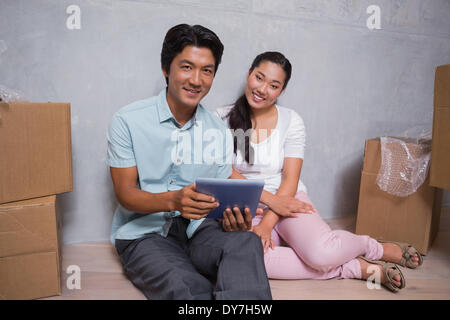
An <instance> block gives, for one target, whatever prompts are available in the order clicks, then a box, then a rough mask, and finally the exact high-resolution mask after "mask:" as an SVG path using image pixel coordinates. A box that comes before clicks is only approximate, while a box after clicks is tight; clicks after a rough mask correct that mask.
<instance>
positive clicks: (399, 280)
mask: <svg viewBox="0 0 450 320" xmlns="http://www.w3.org/2000/svg"><path fill="white" fill-rule="evenodd" d="M358 261H359V263H360V265H361V278H362V279H363V280H367V279H368V278H369V277H370V276H372V275H373V271H372V272H370V273H369V272H367V269H368V268H369V267H370V266H374V267H376V268H378V269H379V270H380V281H381V284H383V285H386V284H387V283H388V282H389V279H386V278H385V276H384V274H383V267H382V266H380V265H378V264H371V263H369V262H367V261H365V260H363V259H361V258H358ZM391 270H393V269H392V268H391ZM392 282H393V285H394V286H396V287H397V288H400V287H401V285H402V278H401V277H400V275H399V274H396V275H395V276H394V278H393V279H392Z"/></svg>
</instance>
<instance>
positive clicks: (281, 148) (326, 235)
mask: <svg viewBox="0 0 450 320" xmlns="http://www.w3.org/2000/svg"><path fill="white" fill-rule="evenodd" d="M290 77H291V64H290V62H289V60H288V59H286V58H285V57H284V56H283V55H282V54H281V53H279V52H265V53H262V54H260V55H258V56H257V57H256V58H255V60H254V61H253V63H252V66H251V68H250V70H249V72H248V76H247V83H246V86H245V92H244V94H243V95H242V96H241V97H240V98H239V99H237V101H236V103H235V104H234V105H232V106H227V107H222V108H219V109H218V110H217V111H216V112H217V114H218V116H219V117H221V118H222V119H223V120H224V121H226V122H227V124H228V126H229V128H230V129H233V130H235V131H234V132H236V130H239V129H242V130H243V131H244V132H250V134H249V135H247V137H248V139H247V140H249V141H247V143H242V141H238V140H239V139H236V138H235V141H234V152H235V157H234V164H233V176H232V177H234V178H248V179H264V180H265V187H264V189H265V193H264V194H263V197H262V198H261V202H264V203H265V204H267V205H268V207H266V209H265V211H264V214H263V215H257V216H256V217H255V218H254V219H253V221H252V225H253V228H252V231H253V232H254V233H256V234H257V235H259V236H260V238H261V240H262V243H263V246H264V250H265V258H264V259H265V264H266V271H267V274H268V276H269V278H272V279H330V278H334V277H339V278H356V279H368V277H370V276H371V275H372V273H373V272H374V270H377V269H376V268H378V270H379V271H380V276H381V277H380V278H381V283H382V284H383V285H385V286H386V287H387V288H389V289H390V290H391V291H393V292H396V291H398V290H399V289H401V288H403V287H404V286H405V279H404V277H403V275H402V273H401V271H400V270H399V268H398V267H397V266H396V265H395V264H394V263H397V264H401V265H403V266H407V267H409V268H416V267H418V266H419V265H421V264H422V257H421V256H420V254H419V253H418V252H417V251H416V250H415V249H414V248H413V247H412V246H410V245H407V244H401V243H394V242H384V243H380V242H378V241H377V240H375V239H372V238H370V237H369V236H360V235H355V234H353V233H350V232H347V231H343V230H335V231H333V230H331V229H330V227H329V226H328V225H327V224H326V222H325V221H324V220H323V219H322V218H321V217H320V215H319V214H318V213H317V211H316V210H315V209H314V207H313V205H312V202H311V200H310V199H309V197H308V195H307V193H306V192H307V190H306V187H305V185H304V184H303V183H302V182H301V180H300V172H301V168H302V164H303V156H304V148H305V129H304V124H303V120H302V118H301V117H300V116H299V115H298V114H297V113H296V112H295V111H294V110H292V109H288V108H284V107H281V106H278V105H277V104H276V100H277V98H278V97H279V96H280V95H281V93H282V92H283V91H284V89H285V88H286V86H287V84H288V82H289V79H290ZM248 130H250V131H248ZM235 137H236V135H235ZM248 142H249V143H248ZM294 197H295V198H296V199H297V200H299V201H300V202H301V203H302V204H303V208H304V209H305V210H302V211H301V212H302V213H297V214H295V215H294V216H293V215H292V214H289V210H279V209H278V208H282V209H286V208H283V203H282V202H283V201H282V200H283V199H284V200H286V199H288V198H290V199H293V198H294ZM263 198H264V201H263ZM269 200H270V201H269ZM288 202H289V201H288ZM289 203H291V204H292V203H293V202H292V201H291V202H289ZM309 209H312V210H309ZM225 220H226V219H225ZM225 227H226V226H225ZM285 243H286V244H287V245H288V246H284V245H283V244H285ZM269 248H270V249H269ZM378 260H382V261H378ZM383 261H387V262H393V263H386V262H383ZM369 267H372V268H369ZM368 271H371V272H368Z"/></svg>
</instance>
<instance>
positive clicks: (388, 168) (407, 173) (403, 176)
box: [377, 131, 431, 197]
mask: <svg viewBox="0 0 450 320" xmlns="http://www.w3.org/2000/svg"><path fill="white" fill-rule="evenodd" d="M380 143H381V166H380V170H379V172H378V176H377V185H378V186H379V187H380V189H381V190H383V191H386V192H387V193H389V194H391V195H395V196H398V197H407V196H409V195H411V194H413V193H414V192H416V191H417V189H419V187H420V186H421V185H422V184H423V182H424V181H425V179H426V178H427V175H428V169H429V162H430V156H431V132H430V131H422V134H421V135H420V136H419V137H418V138H415V139H413V138H408V137H404V138H395V137H381V138H380Z"/></svg>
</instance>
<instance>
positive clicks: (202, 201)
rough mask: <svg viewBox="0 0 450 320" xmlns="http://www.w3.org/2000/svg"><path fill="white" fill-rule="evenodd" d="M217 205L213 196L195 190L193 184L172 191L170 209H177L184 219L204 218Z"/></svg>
mask: <svg viewBox="0 0 450 320" xmlns="http://www.w3.org/2000/svg"><path fill="white" fill-rule="evenodd" d="M218 206H219V203H218V202H217V201H216V200H215V199H214V197H212V196H210V195H207V194H203V193H199V192H196V191H195V184H191V185H188V186H186V187H184V188H182V189H180V190H178V191H177V192H174V197H173V199H172V211H175V210H177V211H179V212H180V213H181V216H182V217H183V218H186V219H195V220H198V219H201V218H204V217H206V216H207V215H208V214H209V213H210V212H211V210H214V209H215V208H217V207H218Z"/></svg>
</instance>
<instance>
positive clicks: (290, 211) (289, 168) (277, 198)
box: [229, 158, 312, 217]
mask: <svg viewBox="0 0 450 320" xmlns="http://www.w3.org/2000/svg"><path fill="white" fill-rule="evenodd" d="M292 160H296V161H292ZM302 163H303V159H300V158H285V159H284V165H283V172H282V178H281V185H280V188H279V189H278V192H277V193H276V195H274V194H272V193H271V192H269V191H266V190H263V191H262V193H261V198H260V202H262V203H264V204H265V205H266V206H268V207H269V208H271V209H272V210H274V211H275V212H276V213H277V214H279V215H281V216H283V217H295V216H296V213H297V212H307V211H310V210H311V209H312V207H311V206H310V205H309V204H307V203H304V202H301V201H299V200H297V199H295V198H294V195H295V193H296V191H297V185H298V179H299V177H300V171H301V166H302ZM296 177H297V178H296ZM229 178H230V179H247V178H246V177H245V176H243V175H242V174H240V173H239V172H238V171H237V170H236V169H235V168H234V167H233V172H232V174H231V176H230V177H229ZM295 181H296V182H295Z"/></svg>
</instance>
